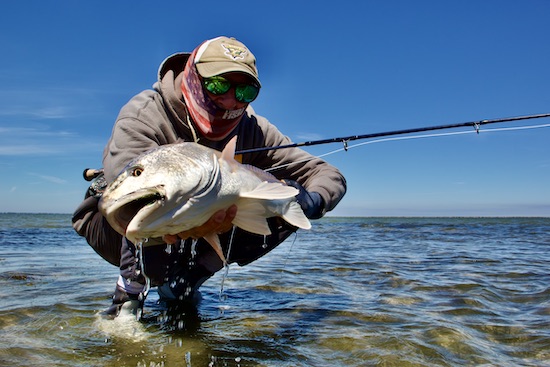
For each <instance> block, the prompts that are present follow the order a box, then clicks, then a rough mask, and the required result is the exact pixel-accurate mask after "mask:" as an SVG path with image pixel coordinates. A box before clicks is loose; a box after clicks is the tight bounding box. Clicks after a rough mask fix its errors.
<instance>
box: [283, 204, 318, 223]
mask: <svg viewBox="0 0 550 367" xmlns="http://www.w3.org/2000/svg"><path fill="white" fill-rule="evenodd" d="M282 218H283V219H284V220H285V221H287V222H288V223H290V224H292V225H293V226H295V227H298V228H302V229H310V228H311V223H310V221H309V219H307V217H306V215H305V214H304V211H303V210H302V208H301V207H300V204H298V203H297V202H295V201H293V202H291V203H290V205H289V206H288V209H287V211H286V212H285V213H284V214H283V215H282Z"/></svg>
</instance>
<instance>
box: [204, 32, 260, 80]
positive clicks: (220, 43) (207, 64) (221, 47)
mask: <svg viewBox="0 0 550 367" xmlns="http://www.w3.org/2000/svg"><path fill="white" fill-rule="evenodd" d="M195 65H196V67H197V71H198V72H199V74H200V75H201V76H202V77H204V78H209V77H212V76H215V75H220V74H224V73H231V72H241V73H245V74H247V75H250V76H251V77H252V78H253V79H254V80H255V81H256V82H257V83H258V86H261V84H260V79H259V78H258V69H257V68H256V58H255V57H254V55H253V54H252V52H250V50H249V49H248V48H247V47H246V46H245V45H244V44H243V43H241V42H239V41H237V40H236V39H235V38H228V37H217V38H213V39H211V40H208V41H205V42H204V43H202V44H201V45H200V46H199V47H198V49H197V53H196V55H195Z"/></svg>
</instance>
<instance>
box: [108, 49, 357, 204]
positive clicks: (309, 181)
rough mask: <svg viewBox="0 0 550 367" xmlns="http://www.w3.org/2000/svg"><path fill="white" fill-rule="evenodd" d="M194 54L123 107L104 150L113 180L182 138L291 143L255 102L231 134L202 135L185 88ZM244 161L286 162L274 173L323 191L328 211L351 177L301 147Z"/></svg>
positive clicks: (175, 60)
mask: <svg viewBox="0 0 550 367" xmlns="http://www.w3.org/2000/svg"><path fill="white" fill-rule="evenodd" d="M189 56H190V54H189V53H178V54H174V55H172V56H169V57H168V58H167V59H166V60H164V61H163V63H162V64H161V66H160V68H159V73H158V81H157V82H156V83H155V84H154V85H153V89H152V90H146V91H143V92H141V93H139V94H138V95H136V96H135V97H133V98H132V99H131V100H130V101H129V102H128V103H127V104H126V105H125V106H124V107H123V108H122V109H121V111H120V113H119V115H118V118H117V120H116V122H115V125H114V127H113V131H112V135H111V138H110V140H109V142H108V143H107V145H106V147H105V150H104V153H103V167H104V171H105V177H106V179H107V182H112V181H113V180H114V179H115V177H116V176H117V175H118V174H119V173H120V172H121V171H122V170H123V169H124V167H125V166H126V164H127V163H128V162H129V161H130V160H131V159H133V158H135V157H136V156H138V155H139V154H141V153H143V152H145V151H147V150H150V149H152V148H155V147H158V146H160V145H164V144H171V143H176V142H177V141H181V140H183V141H196V142H197V143H199V144H202V145H205V146H208V147H210V148H213V149H216V150H219V151H221V150H222V149H223V147H224V146H225V145H226V144H227V142H228V141H229V140H230V139H231V138H232V137H234V136H235V135H237V136H238V138H237V151H239V150H246V149H252V148H257V147H266V146H279V145H286V144H290V143H291V141H290V139H289V138H288V137H286V136H285V135H283V134H282V133H281V132H280V131H279V130H278V129H277V128H276V127H275V126H274V125H272V124H271V123H270V122H269V121H268V120H267V119H266V118H265V117H262V116H260V115H258V114H256V113H255V111H254V110H253V109H252V107H251V106H250V105H249V106H248V108H247V110H246V112H245V113H244V115H243V117H242V120H241V121H240V122H239V124H238V125H237V127H236V128H235V129H234V130H233V131H232V132H231V133H230V134H229V135H228V136H227V137H226V138H225V139H223V140H221V141H210V140H207V139H206V138H204V137H202V136H200V133H199V132H198V131H197V130H196V129H195V128H194V126H193V123H192V122H191V118H190V116H189V114H188V112H187V107H186V106H185V103H184V101H183V96H182V91H181V87H180V86H181V81H182V77H183V68H184V66H185V63H186V61H187V59H188V58H189ZM239 160H240V161H241V162H242V163H245V164H250V165H252V166H256V167H258V168H261V169H264V170H266V169H270V168H274V167H276V166H283V167H282V168H277V169H274V170H270V173H272V174H273V175H274V176H275V177H277V178H279V179H291V180H294V181H297V182H299V183H300V184H301V185H302V186H304V188H305V189H306V190H308V191H312V192H318V193H319V194H320V195H321V197H322V199H323V202H324V210H323V214H324V213H325V212H327V211H330V210H332V209H333V208H334V207H335V206H336V204H338V202H339V201H340V200H341V199H342V197H343V196H344V194H345V192H346V181H345V179H344V177H343V176H342V174H341V173H340V171H338V169H336V168H335V167H333V166H332V165H330V164H328V163H326V162H325V161H323V160H321V159H319V158H316V157H314V156H312V155H310V154H309V153H307V152H305V151H304V150H302V149H299V148H287V149H278V150H270V151H263V152H256V153H247V154H244V155H243V156H242V157H241V159H239ZM295 162H296V163H295Z"/></svg>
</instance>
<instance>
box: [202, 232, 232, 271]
mask: <svg viewBox="0 0 550 367" xmlns="http://www.w3.org/2000/svg"><path fill="white" fill-rule="evenodd" d="M203 238H204V239H205V240H206V242H208V243H209V244H210V246H212V248H213V249H214V251H215V252H216V254H217V255H218V256H219V257H220V259H221V260H222V262H223V265H224V266H225V265H227V260H226V258H225V255H224V254H223V249H222V245H221V244H220V237H218V235H217V234H216V233H211V234H209V235H206V236H204V237H203Z"/></svg>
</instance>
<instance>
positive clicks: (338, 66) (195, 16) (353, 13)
mask: <svg viewBox="0 0 550 367" xmlns="http://www.w3.org/2000/svg"><path fill="white" fill-rule="evenodd" d="M1 7H2V9H1V11H0V45H1V49H2V57H1V58H0V78H1V81H2V83H1V84H0V168H1V169H2V172H3V174H2V179H1V180H0V212H54V213H71V212H72V211H73V209H74V208H75V207H76V206H77V205H78V204H79V202H80V201H81V199H82V197H83V194H84V191H85V189H86V187H87V183H86V182H85V181H84V180H83V179H82V176H81V174H82V170H83V169H84V168H85V167H100V166H101V154H102V150H103V147H104V145H105V143H106V141H107V139H108V138H109V136H110V132H111V129H112V125H113V122H114V121H115V118H116V116H117V114H118V111H119V110H120V108H121V107H122V106H123V105H124V104H125V103H126V102H127V101H128V100H129V99H130V98H131V97H132V96H133V95H135V94H137V93H138V92H140V91H141V90H143V89H147V88H150V87H151V86H152V84H153V83H154V82H155V80H156V72H157V69H158V65H159V64H160V63H161V61H162V60H163V59H164V58H165V57H166V56H168V55H170V54H172V53H174V52H178V51H191V50H192V49H193V48H194V47H195V46H196V45H197V44H198V43H200V42H201V41H203V40H204V39H207V38H212V37H216V36H219V35H227V36H234V37H236V38H238V39H239V40H241V41H243V42H244V43H245V44H247V45H248V46H249V48H250V49H251V50H252V51H253V52H254V53H255V55H256V57H257V59H258V66H259V70H260V78H261V80H262V84H263V88H262V91H261V93H260V96H259V98H258V99H257V100H256V101H255V102H254V103H253V106H254V108H255V109H256V111H257V112H258V113H260V114H262V115H264V116H266V117H267V118H268V119H269V120H270V121H271V122H272V123H274V124H276V125H277V126H278V127H279V128H280V130H282V131H283V132H284V133H285V134H287V135H288V136H289V137H291V138H292V139H293V140H294V141H304V140H313V139H323V138H331V137H337V136H348V135H354V134H367V133H374V132H380V131H389V130H396V129H407V128H414V127H421V126H431V125H440V124H449V123H459V122H466V121H476V120H481V119H492V118H498V117H510V116H518V115H529V114H538V113H548V112H550V87H549V86H550V69H549V67H548V65H550V47H548V38H549V36H550V26H549V24H548V14H550V1H548V0H526V1H518V0H515V1H507V0H461V1H441V0H419V1H409V0H402V1H395V0H386V1H371V0H366V1H356V0H353V1H349V0H342V1H338V2H328V1H315V2H313V1H299V0H298V1H296V0H294V1H287V0H279V1H270V2H266V1H257V2H249V1H247V2H243V1H232V2H226V1H205V2H198V1H197V2H188V1H159V2H153V1H125V0H121V1H93V2H92V1H47V2H46V1H27V0H21V1H17V2H16V1H11V2H7V3H3V4H2V5H1ZM549 123H550V119H541V120H533V121H528V122H524V123H517V124H501V125H498V126H491V128H493V127H510V126H524V125H538V124H549ZM488 128H489V127H488ZM361 142H362V141H356V142H354V143H352V145H354V144H357V143H361ZM549 142H550V128H539V129H528V130H518V131H506V132H493V133H481V134H479V135H477V134H473V133H472V134H463V135H452V136H443V137H433V138H425V139H411V140H398V141H385V142H380V143H373V144H366V145H363V146H360V147H355V148H352V149H350V150H349V151H347V152H339V153H335V154H332V155H329V156H326V157H325V158H326V160H327V161H329V162H331V163H332V164H334V165H336V166H337V167H339V168H340V169H341V170H342V172H343V173H344V175H345V176H346V178H347V181H348V194H347V196H346V197H345V198H344V200H343V201H342V202H341V204H340V205H339V206H338V208H337V209H336V210H335V211H334V212H333V213H332V214H333V215H342V216H345V215H353V216H432V215H442V216H493V215H496V216H524V215H527V216H550V144H549ZM339 148H341V145H339V144H333V145H324V146H318V147H312V148H308V149H307V150H308V151H310V152H311V153H313V154H317V155H318V154H323V153H327V152H330V151H332V150H336V149H339Z"/></svg>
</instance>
